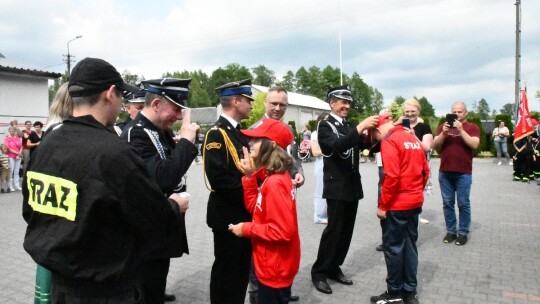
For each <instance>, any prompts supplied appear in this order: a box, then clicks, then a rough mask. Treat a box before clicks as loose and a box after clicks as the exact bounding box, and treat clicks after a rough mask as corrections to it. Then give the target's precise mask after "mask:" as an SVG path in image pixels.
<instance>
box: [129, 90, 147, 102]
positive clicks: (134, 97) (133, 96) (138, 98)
mask: <svg viewBox="0 0 540 304" xmlns="http://www.w3.org/2000/svg"><path fill="white" fill-rule="evenodd" d="M145 95H146V89H140V90H139V92H137V93H132V92H128V93H127V94H126V95H124V99H125V100H127V102H129V103H140V102H144V96H145Z"/></svg>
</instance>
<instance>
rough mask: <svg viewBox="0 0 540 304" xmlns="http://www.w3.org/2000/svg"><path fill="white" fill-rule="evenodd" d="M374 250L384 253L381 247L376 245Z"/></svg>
mask: <svg viewBox="0 0 540 304" xmlns="http://www.w3.org/2000/svg"><path fill="white" fill-rule="evenodd" d="M375 250H377V251H384V247H383V246H382V245H377V247H375Z"/></svg>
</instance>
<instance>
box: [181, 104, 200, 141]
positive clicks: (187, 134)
mask: <svg viewBox="0 0 540 304" xmlns="http://www.w3.org/2000/svg"><path fill="white" fill-rule="evenodd" d="M200 131H201V127H200V126H199V125H198V124H196V123H194V122H191V109H185V110H184V113H182V126H181V127H180V132H179V137H180V138H185V139H187V140H189V141H191V142H192V143H195V138H197V134H199V132H200Z"/></svg>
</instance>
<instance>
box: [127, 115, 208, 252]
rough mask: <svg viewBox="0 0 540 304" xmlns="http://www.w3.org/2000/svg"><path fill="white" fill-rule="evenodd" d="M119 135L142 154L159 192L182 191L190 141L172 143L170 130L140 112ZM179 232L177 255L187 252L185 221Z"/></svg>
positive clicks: (193, 151)
mask: <svg viewBox="0 0 540 304" xmlns="http://www.w3.org/2000/svg"><path fill="white" fill-rule="evenodd" d="M121 138H122V139H125V140H127V141H129V143H130V144H131V146H132V147H133V149H134V150H135V152H136V153H137V155H139V156H140V157H142V159H143V161H144V164H145V166H146V169H147V170H148V172H149V173H150V176H151V177H152V179H153V180H154V181H155V182H156V184H157V185H158V186H159V188H160V189H161V192H163V194H165V195H166V196H169V195H171V194H172V193H173V192H181V191H185V190H186V186H185V185H181V186H178V185H179V183H180V182H181V181H182V177H183V176H184V174H186V172H187V170H188V169H189V166H191V163H192V162H193V160H194V159H195V157H196V156H197V153H198V152H197V147H196V146H195V145H194V144H193V143H192V142H190V141H189V140H187V139H181V140H180V141H179V142H178V144H175V142H174V139H173V135H172V132H170V131H169V130H166V131H164V130H161V129H159V128H158V127H156V126H155V125H154V124H153V123H152V122H151V121H150V120H148V119H147V118H146V117H145V116H144V115H142V113H141V112H139V113H138V114H137V116H136V117H135V119H134V120H133V121H132V122H131V123H130V124H128V125H126V127H125V128H124V131H123V132H122V135H121ZM154 141H155V142H156V144H154ZM180 234H181V235H182V239H181V241H180V242H179V243H177V246H178V249H179V250H180V255H182V253H188V254H189V247H188V241H187V233H186V227H185V223H184V225H182V227H181V231H180ZM177 256H178V255H177Z"/></svg>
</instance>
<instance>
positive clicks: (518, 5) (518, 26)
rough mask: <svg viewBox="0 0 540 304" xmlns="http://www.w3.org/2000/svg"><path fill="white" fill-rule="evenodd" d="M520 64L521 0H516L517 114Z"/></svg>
mask: <svg viewBox="0 0 540 304" xmlns="http://www.w3.org/2000/svg"><path fill="white" fill-rule="evenodd" d="M520 64H521V0H516V85H515V92H514V93H515V101H514V102H515V105H516V107H515V108H516V114H517V113H518V112H517V111H519V109H518V108H517V105H518V103H519V89H520V87H519V83H520V78H521V76H520V73H521V71H520ZM516 117H517V116H516Z"/></svg>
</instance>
